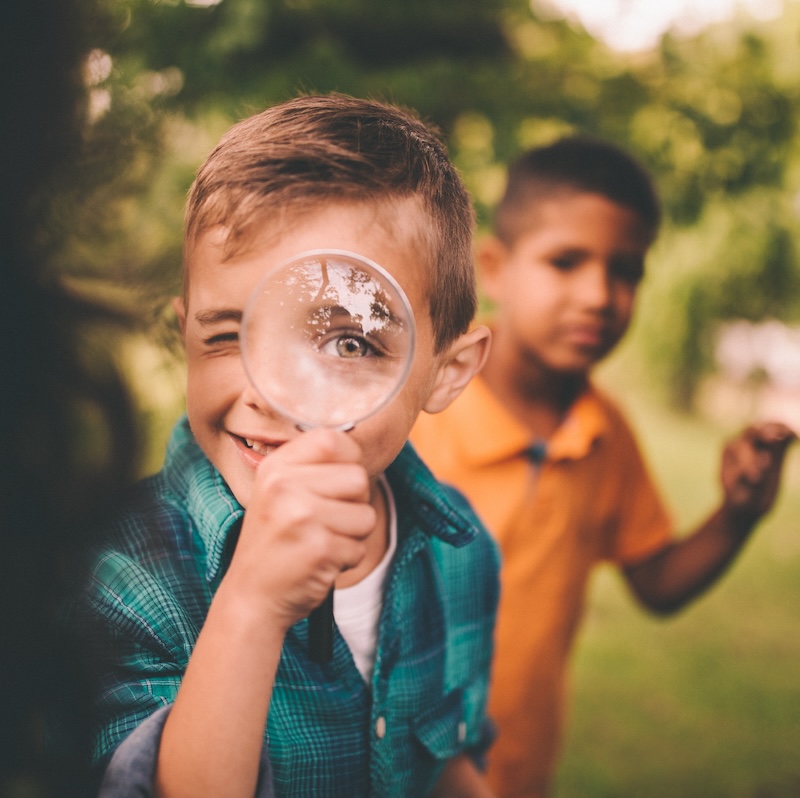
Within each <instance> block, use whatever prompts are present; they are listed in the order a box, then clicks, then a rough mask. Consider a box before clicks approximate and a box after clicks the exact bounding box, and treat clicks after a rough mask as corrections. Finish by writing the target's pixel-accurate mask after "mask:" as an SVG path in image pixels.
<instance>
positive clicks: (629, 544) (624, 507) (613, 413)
mask: <svg viewBox="0 0 800 798" xmlns="http://www.w3.org/2000/svg"><path fill="white" fill-rule="evenodd" d="M609 421H610V446H609V451H608V456H607V462H606V468H607V469H608V470H609V473H612V474H613V475H614V481H615V486H614V490H615V491H616V493H617V506H618V515H617V518H616V524H615V527H616V529H615V534H614V536H613V539H612V550H611V551H610V552H609V558H610V559H611V560H613V561H615V562H617V563H619V564H621V565H633V564H635V563H637V562H639V561H641V560H643V559H645V558H647V557H649V556H651V555H653V554H655V553H656V552H657V551H660V550H661V549H662V548H663V547H664V546H666V545H667V544H668V543H670V541H672V540H673V537H674V533H673V529H674V526H673V521H672V518H671V515H670V513H669V511H668V510H667V508H666V505H665V504H664V502H663V500H662V498H661V495H660V493H659V491H658V489H657V487H656V485H655V483H654V481H653V479H652V477H651V476H650V473H649V470H648V467H647V464H646V463H645V460H644V458H643V456H642V453H641V451H640V449H639V445H638V443H637V442H636V439H635V437H634V435H633V432H632V430H631V428H630V426H629V425H628V423H627V422H626V421H625V419H624V418H623V417H622V415H621V413H619V411H617V410H616V409H611V410H610V412H609Z"/></svg>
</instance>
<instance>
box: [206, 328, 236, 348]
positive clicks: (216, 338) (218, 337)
mask: <svg viewBox="0 0 800 798" xmlns="http://www.w3.org/2000/svg"><path fill="white" fill-rule="evenodd" d="M203 343H204V344H205V346H206V347H208V348H209V349H216V348H218V347H227V346H230V345H231V344H238V343H239V331H238V330H235V331H229V332H220V333H215V334H214V335H209V336H208V337H207V338H204V339H203Z"/></svg>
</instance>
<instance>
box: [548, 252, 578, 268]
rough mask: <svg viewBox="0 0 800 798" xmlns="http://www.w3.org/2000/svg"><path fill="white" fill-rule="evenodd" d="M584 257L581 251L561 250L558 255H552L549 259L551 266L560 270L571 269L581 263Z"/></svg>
mask: <svg viewBox="0 0 800 798" xmlns="http://www.w3.org/2000/svg"><path fill="white" fill-rule="evenodd" d="M583 257H584V256H583V255H582V254H581V253H579V252H559V253H558V254H556V255H551V256H550V258H548V261H549V263H550V265H551V266H553V267H554V268H556V269H558V270H559V271H569V270H570V269H574V268H575V267H576V266H577V265H578V264H579V263H581V261H582V260H583Z"/></svg>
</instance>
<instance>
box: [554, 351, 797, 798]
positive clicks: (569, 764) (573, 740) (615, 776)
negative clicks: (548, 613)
mask: <svg viewBox="0 0 800 798" xmlns="http://www.w3.org/2000/svg"><path fill="white" fill-rule="evenodd" d="M629 365H630V362H629V361H626V360H625V359H624V358H623V359H622V360H619V361H615V363H612V364H609V366H608V367H606V368H605V370H604V371H605V373H604V374H603V375H601V376H606V377H610V379H608V380H607V382H608V384H609V385H612V386H613V390H614V393H615V395H616V396H617V397H618V398H619V399H620V402H621V404H622V405H623V406H624V407H625V408H626V409H627V411H628V414H629V418H630V419H631V421H632V423H633V425H634V427H635V428H636V430H637V433H638V435H639V438H640V441H641V443H642V447H643V449H644V451H645V454H646V456H647V458H648V461H649V462H650V465H651V467H652V470H653V473H654V476H655V478H656V479H657V480H658V481H659V483H660V485H661V488H662V491H663V493H664V495H665V498H666V500H667V501H668V503H669V505H670V507H671V508H672V509H673V512H674V513H675V516H676V520H677V522H678V524H679V528H681V529H685V530H688V529H690V528H691V527H692V526H693V525H694V524H695V523H697V522H699V521H700V520H702V518H703V516H704V515H705V514H706V513H708V512H710V510H711V509H712V508H713V506H714V504H715V503H716V501H717V500H718V498H719V488H718V481H717V468H718V465H717V464H718V460H719V453H720V451H721V446H722V443H723V441H724V439H725V438H726V436H727V435H728V434H729V432H730V430H726V429H724V428H723V427H722V425H720V424H714V423H712V422H711V421H707V420H705V421H704V420H701V419H698V418H693V417H687V416H682V415H678V414H676V413H674V412H670V411H669V410H668V409H666V408H665V407H664V406H663V404H659V403H658V402H657V401H655V400H654V399H653V397H652V396H648V395H647V393H646V391H645V390H644V389H642V388H641V387H640V388H638V389H637V387H636V385H635V384H632V382H631V381H633V383H635V381H636V380H637V377H636V369H635V368H627V366H629ZM631 375H633V376H631ZM640 378H641V374H640V375H639V378H638V379H640ZM571 694H572V699H571V712H570V718H569V724H568V732H567V737H566V740H565V749H564V752H563V757H562V760H561V766H560V770H559V777H558V784H557V792H556V796H557V798H578V797H579V796H580V798H585V797H586V796H591V798H606V796H608V798H611V796H613V797H614V798H634V797H635V798H640V797H641V796H647V798H661V796H663V797H664V798H667V796H669V798H675V796H680V798H694V797H695V796H696V798H701V796H702V798H716V797H717V796H718V797H719V798H777V797H778V796H780V797H781V798H783V797H784V796H785V797H786V798H789V797H791V798H797V796H800V447H795V448H794V449H792V450H791V451H790V455H789V458H788V461H787V464H786V471H785V478H784V483H783V487H782V492H781V495H780V497H779V500H778V504H777V505H776V507H775V509H774V510H773V512H772V514H771V515H770V516H769V517H768V518H767V519H766V520H765V521H764V522H763V523H762V525H761V527H760V528H759V529H758V530H757V532H756V535H755V537H754V538H753V539H752V540H751V541H750V543H749V544H748V546H747V548H746V549H745V551H744V553H743V554H742V556H741V557H740V558H739V560H738V561H737V562H736V563H735V564H734V566H733V567H732V569H731V570H730V571H729V572H728V573H727V574H726V575H725V576H724V577H723V579H722V580H721V581H720V582H719V583H718V584H717V585H716V586H715V587H714V588H713V589H712V590H711V591H710V592H709V593H708V594H706V596H704V597H702V598H701V599H699V600H698V601H697V602H695V603H694V604H693V605H692V606H691V607H689V608H688V609H686V610H684V612H683V613H681V614H679V615H678V616H676V617H674V618H672V619H667V620H660V619H655V618H653V617H652V616H648V615H647V614H646V613H645V612H643V611H642V610H641V609H639V608H638V607H637V606H636V605H635V604H634V601H633V599H632V598H631V597H630V596H629V595H628V593H627V591H626V589H625V587H624V585H623V584H622V582H621V579H620V577H619V576H618V574H617V573H616V572H615V571H613V570H612V569H610V568H602V569H600V570H599V571H598V572H597V573H596V575H595V578H594V580H593V582H592V588H591V591H590V600H589V607H588V612H587V615H586V617H585V620H584V625H583V629H582V632H581V634H580V636H579V640H578V644H577V647H576V651H575V656H574V658H573V662H572V691H571Z"/></svg>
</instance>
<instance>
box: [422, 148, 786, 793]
mask: <svg viewBox="0 0 800 798" xmlns="http://www.w3.org/2000/svg"><path fill="white" fill-rule="evenodd" d="M659 223H660V206H659V201H658V198H657V195H656V192H655V190H654V188H653V185H652V182H651V180H650V178H649V176H648V175H647V173H646V172H645V171H644V170H643V169H642V168H641V166H639V164H637V163H636V162H635V161H633V160H632V159H631V157H630V156H629V155H627V154H626V153H625V152H622V151H620V150H619V149H617V148H616V147H613V146H611V145H608V144H606V143H604V142H600V141H595V140H592V139H587V138H583V137H574V138H567V139H562V140H560V141H558V142H556V143H555V144H552V145H550V146H548V147H543V148H539V149H535V150H531V151H529V152H528V153H526V154H525V155H523V156H522V157H521V158H520V159H519V160H517V161H516V162H515V163H514V164H513V165H512V167H511V169H510V174H509V182H508V187H507V190H506V194H505V196H504V197H503V199H502V200H501V202H500V204H499V206H498V208H497V211H496V216H495V228H494V235H493V236H492V237H490V238H488V239H487V240H486V241H484V242H483V244H482V246H481V248H480V250H479V253H478V260H479V264H480V267H481V272H482V279H483V289H484V292H485V294H486V295H487V296H488V297H489V298H490V299H491V300H493V302H494V304H495V307H496V313H495V315H494V320H493V343H492V348H491V351H490V354H489V359H488V361H487V364H486V365H485V367H484V369H483V371H482V373H481V375H480V376H479V377H478V378H477V379H474V380H473V381H472V383H471V384H470V385H469V386H468V387H467V389H466V391H465V392H464V394H463V395H462V396H461V397H460V398H459V400H458V401H457V402H455V403H454V404H453V405H451V406H450V407H449V408H448V409H447V410H446V411H445V412H443V413H440V414H437V415H426V414H423V415H422V416H420V418H419V419H418V422H417V425H416V427H415V429H414V432H413V434H412V441H413V442H414V444H415V446H416V448H417V451H418V452H419V453H420V455H421V456H422V457H423V459H424V460H425V461H426V462H427V463H428V465H429V466H430V467H431V469H432V470H433V472H434V474H436V476H438V477H439V479H442V480H443V481H446V482H452V483H453V484H455V485H456V486H457V487H459V488H460V489H461V490H462V491H463V492H464V493H465V494H466V496H467V498H468V499H469V500H470V501H471V502H472V504H473V506H474V507H475V508H476V510H477V511H478V514H479V515H481V516H482V518H483V520H484V521H485V522H486V524H487V526H488V527H489V528H490V530H491V531H492V532H493V534H494V535H495V536H496V538H497V540H498V541H499V543H500V547H501V551H502V556H503V568H502V577H501V584H502V590H501V605H500V610H499V619H498V626H497V632H496V651H495V660H494V670H493V685H492V689H491V692H490V700H489V708H490V714H491V716H492V718H493V720H494V722H495V723H496V724H497V728H498V738H497V740H496V743H495V745H494V746H493V748H492V750H491V751H490V754H489V770H488V777H489V782H490V785H491V786H492V787H493V788H494V789H495V790H496V791H497V792H498V794H499V795H500V796H502V797H503V798H508V797H509V796H525V797H526V798H542V796H545V795H547V794H548V789H549V786H550V781H551V778H552V772H553V769H554V766H555V762H556V757H557V753H558V746H559V739H560V733H561V722H562V714H563V708H562V703H563V687H564V676H565V669H566V665H567V659H568V656H569V653H570V649H571V645H572V641H573V639H574V636H575V632H576V630H577V628H578V625H579V622H580V618H581V615H582V611H583V605H584V598H585V592H586V585H587V581H588V577H589V574H590V572H591V569H592V567H593V566H594V565H595V564H596V563H599V562H601V561H611V562H614V563H616V564H618V565H619V566H620V568H621V569H622V572H623V574H624V576H625V578H626V580H627V582H628V584H629V585H630V587H631V590H632V591H633V593H634V595H635V596H636V597H637V598H638V599H639V600H640V601H641V602H642V604H643V605H644V606H646V607H648V608H649V609H651V610H653V611H654V612H657V613H662V614H667V613H671V612H675V611H676V610H678V609H679V608H681V607H682V606H684V605H685V604H686V603H687V602H689V601H690V600H692V599H694V598H695V597H696V596H698V595H699V594H700V593H702V592H703V591H704V590H706V589H707V588H708V587H709V586H710V585H711V584H712V583H713V582H714V581H715V580H716V579H717V578H718V577H719V576H720V575H721V574H722V573H723V571H724V570H725V568H726V567H727V566H728V565H729V563H730V562H731V561H732V560H733V558H734V557H735V556H736V554H737V553H738V551H739V550H740V548H741V547H742V545H743V544H744V542H745V540H746V539H747V537H748V535H749V534H750V532H751V531H752V529H753V528H754V526H755V525H756V522H757V521H758V520H759V519H760V518H761V516H763V515H764V513H766V512H767V511H768V510H769V509H770V508H771V506H772V504H773V502H774V499H775V496H776V492H777V487H778V482H779V477H780V471H781V466H782V462H783V457H784V454H785V451H786V449H787V447H788V445H789V443H790V442H791V440H792V439H793V437H794V436H793V434H792V433H791V431H790V430H789V429H788V428H786V427H784V426H783V425H781V424H776V423H770V424H762V425H758V426H752V427H750V428H748V429H747V430H745V431H744V432H743V433H742V434H741V435H740V436H739V437H738V438H737V439H736V440H734V441H732V442H731V443H729V444H728V446H727V447H726V448H725V450H724V452H723V454H722V465H721V481H722V487H723V492H724V496H723V499H722V502H721V504H720V506H719V508H718V509H717V510H716V511H715V512H714V513H713V514H712V515H711V516H710V517H709V518H708V519H707V520H706V521H705V522H704V523H703V524H701V525H700V526H699V528H698V529H697V530H696V531H694V532H693V533H692V534H690V535H688V536H686V537H681V538H678V537H676V536H675V535H674V532H673V527H672V524H671V521H670V518H669V516H668V513H667V511H666V510H665V508H664V505H663V504H662V501H661V499H660V498H659V495H658V493H657V491H656V488H655V487H654V485H653V483H652V481H651V479H650V477H649V475H648V473H647V470H646V467H645V464H644V462H643V460H642V457H641V455H640V453H639V450H638V447H637V444H636V442H635V439H634V437H633V434H632V432H631V430H630V429H629V427H628V425H627V423H626V422H625V420H624V418H623V417H622V415H621V414H620V412H619V410H617V409H616V407H615V406H614V405H613V404H612V402H610V401H609V399H608V398H607V397H606V396H604V395H603V394H602V393H601V392H600V391H598V390H597V388H596V387H595V386H594V385H593V383H592V381H591V379H590V373H591V370H592V368H593V367H594V366H595V364H597V363H598V362H599V361H600V360H602V358H603V357H605V356H606V355H607V354H608V353H609V352H610V351H611V350H612V349H613V348H614V346H616V344H617V343H618V342H619V341H620V339H621V338H622V336H623V335H624V333H625V331H626V330H627V328H628V324H629V322H630V319H631V315H632V312H633V306H634V300H635V297H636V292H637V288H638V285H639V282H640V280H641V278H642V276H643V273H644V262H645V256H646V254H647V251H648V249H649V248H650V246H651V244H652V243H653V241H654V239H655V237H656V233H657V230H658V226H659Z"/></svg>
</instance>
